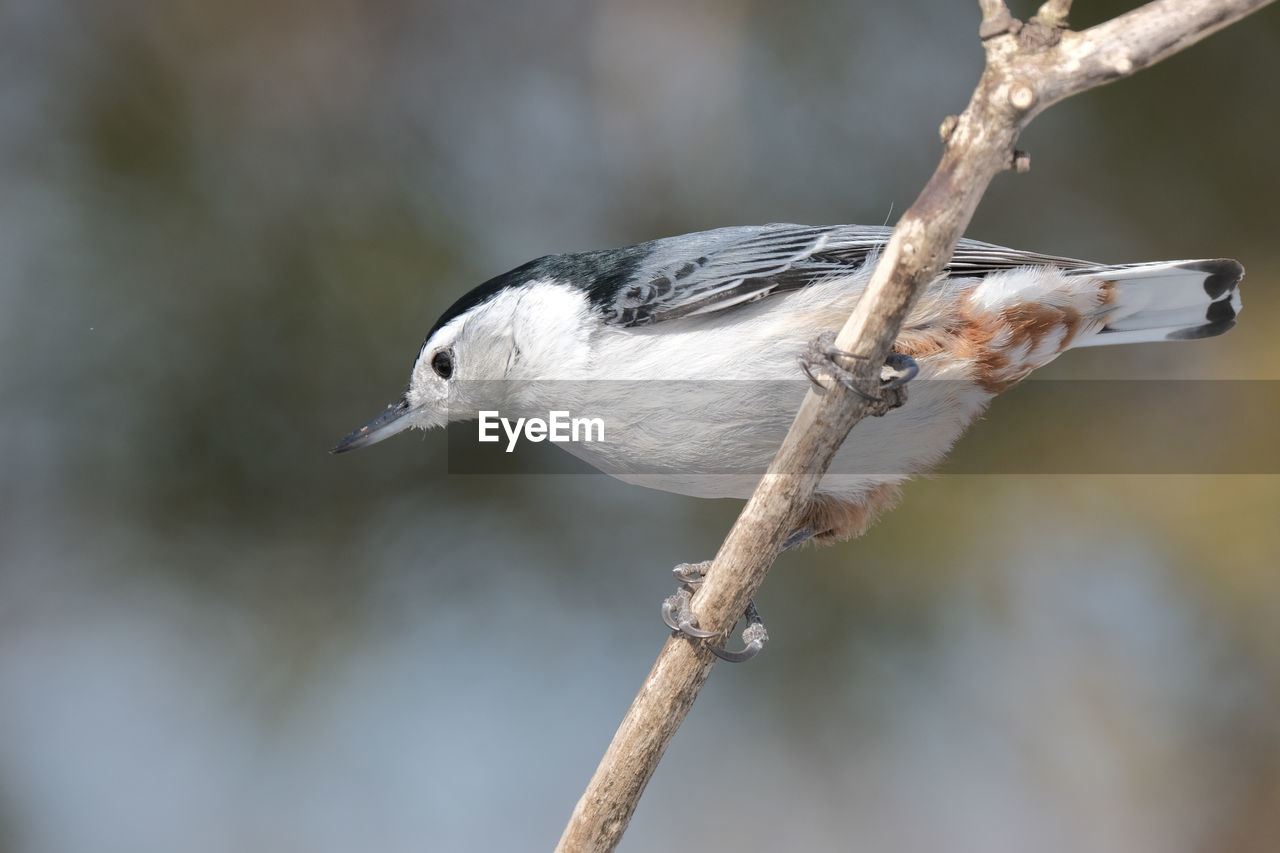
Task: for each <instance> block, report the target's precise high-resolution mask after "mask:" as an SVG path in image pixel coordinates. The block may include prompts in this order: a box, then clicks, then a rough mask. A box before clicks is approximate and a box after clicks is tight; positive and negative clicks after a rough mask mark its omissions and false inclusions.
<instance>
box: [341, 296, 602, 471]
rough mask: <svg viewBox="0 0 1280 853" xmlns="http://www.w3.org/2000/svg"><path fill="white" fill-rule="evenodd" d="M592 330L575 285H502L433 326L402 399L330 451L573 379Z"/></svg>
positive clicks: (439, 422)
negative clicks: (528, 387) (529, 386)
mask: <svg viewBox="0 0 1280 853" xmlns="http://www.w3.org/2000/svg"><path fill="white" fill-rule="evenodd" d="M592 328H594V326H593V321H592V318H591V308H590V305H589V303H588V300H587V297H586V295H585V294H584V293H583V292H582V291H580V290H578V289H576V288H572V287H569V286H566V285H560V284H553V283H551V282H546V281H542V282H530V283H528V284H526V285H524V286H523V287H519V288H513V289H511V290H506V291H503V292H502V293H499V294H498V295H497V296H495V297H494V298H492V299H490V300H489V301H488V302H485V303H484V304H482V305H478V306H476V307H475V308H473V309H472V310H470V311H468V312H467V313H466V314H463V315H462V316H460V317H457V318H455V319H453V320H451V321H450V322H449V323H447V324H446V325H445V326H443V327H441V328H440V329H438V330H437V331H436V333H435V334H434V335H432V336H431V339H430V340H428V341H427V343H426V344H425V345H424V346H423V348H422V351H421V352H420V353H419V354H418V360H417V361H416V362H415V363H414V365H413V373H412V374H411V376H410V378H409V389H408V390H407V391H406V392H405V395H404V400H403V401H401V402H400V403H396V404H392V406H391V407H389V408H388V409H387V411H385V412H383V414H381V415H379V416H378V418H375V419H374V420H373V421H371V422H370V423H369V424H368V425H366V426H365V427H362V428H361V429H359V430H356V431H355V432H353V433H352V434H351V435H350V436H348V437H347V438H346V439H344V440H343V441H342V443H340V444H339V445H338V447H337V448H335V449H336V450H338V451H342V450H350V449H355V448H357V447H364V446H365V445H368V444H373V443H374V442H378V441H381V440H382V439H384V438H389V437H390V436H392V435H395V434H396V433H397V432H401V431H403V430H405V429H409V428H411V427H416V428H418V429H432V428H434V427H441V426H444V425H445V424H446V423H448V422H449V421H451V420H472V419H474V418H475V417H476V413H477V411H478V410H480V409H502V408H503V404H504V402H505V401H506V399H507V398H508V396H509V395H511V394H514V393H518V390H519V388H520V387H521V385H522V384H524V383H528V382H530V381H532V380H538V379H571V378H574V377H575V376H577V375H579V373H580V372H581V370H582V369H583V368H584V366H585V365H586V363H587V361H588V356H589V350H588V344H587V338H588V335H589V334H590V331H591V329H592ZM485 380H489V381H485Z"/></svg>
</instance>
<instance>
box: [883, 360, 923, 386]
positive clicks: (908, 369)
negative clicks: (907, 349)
mask: <svg viewBox="0 0 1280 853" xmlns="http://www.w3.org/2000/svg"><path fill="white" fill-rule="evenodd" d="M884 366H885V368H887V369H889V370H891V371H893V373H894V375H892V376H890V377H889V378H888V379H885V380H882V381H881V383H880V387H881V388H884V389H886V390H888V389H892V388H901V387H902V386H903V385H906V384H907V383H908V382H910V381H911V380H912V379H915V378H916V376H918V375H919V374H920V365H919V364H917V363H916V360H915V359H914V358H912V357H911V356H909V355H907V354H905V353H900V352H891V353H889V357H888V358H886V359H885V360H884Z"/></svg>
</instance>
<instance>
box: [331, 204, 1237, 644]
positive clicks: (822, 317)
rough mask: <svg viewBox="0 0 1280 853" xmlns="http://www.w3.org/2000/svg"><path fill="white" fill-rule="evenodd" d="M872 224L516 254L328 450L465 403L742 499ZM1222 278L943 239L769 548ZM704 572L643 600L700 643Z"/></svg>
mask: <svg viewBox="0 0 1280 853" xmlns="http://www.w3.org/2000/svg"><path fill="white" fill-rule="evenodd" d="M890 234H891V229H889V228H884V227H871V226H857V225H831V226H809V225H797V224H790V223H773V224H768V225H761V226H733V227H726V228H717V229H714V230H710V231H702V232H697V233H691V234H684V235H680V236H675V237H664V238H659V239H655V240H650V241H647V242H642V243H638V244H636V245H632V246H626V247H623V248H616V249H606V250H598V251H587V252H577V253H567V254H558V255H548V256H545V257H541V258H538V259H536V260H533V261H530V262H528V263H526V264H524V265H522V266H519V267H517V268H515V269H513V270H511V271H509V272H506V273H503V274H502V275H498V276H496V277H494V278H491V279H489V280H488V281H486V282H484V283H483V284H481V285H479V286H478V287H475V288H474V289H472V290H471V291H469V292H467V293H466V294H465V295H463V296H462V297H461V298H459V299H458V300H457V301H456V302H454V303H453V304H452V305H451V306H450V307H449V308H448V309H447V310H445V312H444V313H443V314H442V315H440V317H439V318H438V319H437V320H436V322H435V323H434V325H433V326H432V327H431V328H430V330H429V331H428V332H427V335H426V339H425V341H424V343H423V344H422V346H421V347H420V348H419V350H418V355H417V358H416V359H415V362H414V365H413V368H412V371H411V374H410V379H409V383H408V386H407V388H406V389H405V391H404V393H403V394H402V395H401V396H400V398H399V399H397V400H396V401H395V402H393V403H391V404H390V405H389V406H387V408H386V409H385V410H384V411H382V412H381V413H380V414H378V415H377V416H376V417H374V418H373V419H372V420H370V421H369V422H368V423H366V424H365V425H364V426H361V427H359V428H358V429H356V430H354V431H352V432H351V433H350V434H349V435H347V436H346V437H345V438H343V439H342V440H341V441H340V442H339V443H338V444H337V445H336V446H335V447H334V448H333V452H335V453H343V452H346V451H349V450H354V449H357V448H360V447H366V446H368V445H371V444H374V443H376V442H379V441H382V440H384V439H386V438H388V437H390V436H392V435H394V434H396V433H399V432H402V431H404V430H406V429H410V428H419V429H431V428H435V427H442V426H444V425H446V424H447V423H448V422H450V421H454V420H476V419H477V418H478V417H480V415H481V413H482V412H489V413H494V412H500V413H503V415H504V416H506V415H510V416H512V418H511V419H512V421H515V422H518V421H520V419H524V422H526V423H527V422H528V421H529V420H530V419H532V418H534V417H536V416H537V414H538V413H541V414H543V415H547V414H548V413H552V412H573V413H575V414H581V415H584V416H589V417H591V418H597V419H599V420H601V421H602V423H603V427H604V428H603V430H602V432H603V436H602V437H601V439H602V440H596V441H583V440H579V441H567V442H564V443H562V444H561V446H562V447H563V448H564V449H565V450H568V451H569V452H570V453H572V454H574V455H576V456H578V457H580V458H582V459H584V460H585V461H586V462H588V463H589V464H591V465H593V466H594V467H596V468H597V469H599V470H601V471H603V472H605V473H607V474H610V475H612V476H615V477H617V478H619V479H622V480H624V481H627V482H631V483H635V484H639V485H644V486H648V487H651V488H657V489H661V490H664V491H668V492H675V493H679V494H684V495H693V496H696V497H707V498H720V497H732V498H747V497H749V496H750V495H751V493H752V492H753V491H754V489H755V487H756V485H757V483H758V482H759V480H760V478H761V476H762V475H763V473H764V472H765V469H766V468H767V467H768V465H769V463H770V461H771V460H772V459H773V456H774V454H775V453H776V451H777V449H778V447H779V446H780V444H781V442H782V439H783V437H784V435H785V434H786V432H787V430H788V428H789V427H790V425H791V422H792V420H793V419H794V416H795V413H796V411H797V410H798V409H799V406H800V403H801V401H802V399H803V397H804V394H805V393H806V392H807V390H808V389H809V388H810V387H812V386H813V385H817V386H818V388H819V389H820V390H821V389H823V388H825V387H829V383H830V382H833V381H846V380H847V377H848V373H847V368H848V366H849V362H848V361H847V360H846V359H845V358H844V357H845V356H846V355H847V354H844V353H841V352H840V351H838V350H836V349H835V348H834V346H833V345H832V341H833V337H832V335H831V334H830V332H831V331H832V330H834V329H837V328H839V327H840V326H841V325H843V322H844V320H845V319H846V318H847V317H848V315H849V313H850V312H851V311H852V309H853V307H854V306H855V305H856V303H857V302H858V300H859V298H860V297H861V295H862V294H863V292H864V291H865V290H866V287H867V283H868V281H869V280H870V276H871V272H872V269H873V268H874V266H875V263H876V261H877V259H878V258H879V255H880V252H881V250H882V249H883V247H884V246H885V245H886V243H887V242H888V239H889V236H890ZM1243 276H1244V268H1243V266H1241V264H1240V263H1239V262H1238V261H1235V260H1232V259H1227V258H1217V259H1200V260H1178V261H1157V262H1150V263H1132V264H1119V265H1111V264H1099V263H1094V262H1090V261H1082V260H1076V259H1072V258H1066V257H1059V256H1056V255H1049V254H1040V253H1037V252H1029V251H1022V250H1017V249H1010V248H1006V247H1003V246H998V245H994V244H991V243H984V242H979V241H976V240H972V239H967V238H966V239H962V240H960V241H959V242H958V244H957V246H956V248H955V250H954V252H953V254H952V256H951V258H950V260H949V262H948V263H947V264H946V266H945V267H944V268H943V270H942V272H941V273H940V274H939V275H938V276H937V277H936V278H935V279H934V280H933V281H931V282H930V283H929V284H928V285H927V286H926V287H925V288H924V289H923V291H922V293H921V295H920V297H919V300H918V301H917V303H916V305H915V307H914V308H913V309H912V310H911V312H910V313H909V315H908V316H907V317H906V319H905V321H904V322H903V325H902V328H901V331H900V332H899V334H898V336H897V339H896V342H895V345H894V347H893V351H892V354H891V356H890V357H889V360H888V361H887V362H886V365H885V367H884V370H883V371H882V380H883V382H882V388H883V389H885V391H886V392H889V391H898V390H900V386H902V385H904V384H906V382H907V380H910V384H909V393H908V394H906V395H905V402H902V404H901V405H898V406H896V407H894V408H892V410H890V411H887V412H886V413H885V414H884V415H883V416H882V417H877V418H868V419H865V420H863V421H861V422H860V423H859V424H858V425H857V426H856V427H855V428H854V429H853V430H852V431H851V432H850V434H849V436H848V437H847V438H846V439H845V441H844V443H843V444H842V446H841V447H840V449H839V450H838V451H837V453H836V455H835V457H834V459H833V461H832V463H831V466H830V469H829V470H828V472H827V474H826V475H825V476H824V477H823V479H822V480H821V482H820V483H819V485H818V487H817V489H816V491H815V492H814V494H813V497H812V498H811V499H810V501H809V503H808V505H807V506H806V507H804V508H803V512H802V513H801V514H800V521H799V522H798V524H797V527H796V530H795V532H794V533H793V534H792V536H791V537H790V538H789V539H788V540H787V543H786V545H787V546H788V547H790V546H794V545H796V544H800V543H805V542H813V543H817V544H831V543H834V542H839V541H841V540H844V539H848V538H851V537H855V536H858V535H861V534H862V533H863V532H864V531H865V530H866V529H867V527H868V526H869V525H870V524H871V523H872V521H873V520H874V519H875V518H876V517H877V516H878V515H879V514H881V513H883V512H884V511H886V510H887V509H889V508H890V507H892V506H893V505H894V504H895V503H896V502H897V501H898V499H899V496H900V489H901V486H902V484H903V483H904V482H905V481H906V480H908V479H909V478H911V477H914V476H918V475H920V474H923V473H926V472H928V471H929V470H930V469H932V468H933V467H935V466H936V465H937V464H938V463H939V462H940V461H941V460H942V459H943V457H944V456H945V455H946V453H947V451H948V450H950V448H951V447H952V445H953V444H954V443H955V441H956V440H957V439H958V438H959V437H960V435H961V434H962V433H963V432H964V431H965V429H966V428H967V427H968V426H970V425H971V424H972V423H973V422H974V421H975V420H976V419H977V418H978V417H979V416H980V415H981V414H982V413H983V411H984V410H985V409H986V408H987V406H988V404H989V403H990V402H991V400H992V399H993V398H994V397H995V396H996V395H997V394H999V393H1001V392H1003V391H1005V390H1008V389H1009V388H1011V387H1013V386H1014V385H1016V384H1018V383H1019V382H1020V381H1022V380H1023V379H1025V378H1026V377H1027V376H1028V375H1029V374H1030V373H1031V372H1032V371H1034V370H1035V369H1037V368H1039V367H1042V366H1043V365H1046V364H1048V363H1049V362H1051V361H1053V360H1054V359H1055V358H1057V357H1058V356H1059V355H1061V354H1062V353H1063V352H1065V351H1067V350H1069V349H1076V348H1081V347H1092V346H1107V345H1112V344H1130V343H1143V342H1153V341H1180V340H1194V339H1199V338H1206V337H1211V336H1214V335H1218V334H1221V333H1223V332H1226V331H1227V330H1228V329H1230V328H1232V327H1233V326H1234V325H1235V323H1236V315H1237V314H1238V313H1239V311H1240V309H1241V301H1240V294H1239V283H1240V281H1241V279H1242V278H1243ZM887 396H888V394H886V397H887ZM704 565H705V564H684V566H683V567H677V577H678V578H680V579H681V580H682V581H683V582H685V585H684V586H682V591H683V598H682V599H681V600H676V598H675V597H673V598H672V599H668V602H667V603H666V604H664V618H665V619H666V620H667V622H668V624H669V625H671V626H672V627H673V628H676V629H677V630H680V631H682V632H683V633H685V634H687V635H689V636H691V637H705V636H709V635H708V634H707V633H706V632H701V631H700V630H699V629H698V628H697V626H696V620H693V619H692V617H691V615H690V614H689V612H688V607H687V603H688V593H689V591H690V590H691V589H692V587H691V586H690V585H689V584H696V582H697V578H698V576H699V572H700V571H701V569H702V567H703V566H704ZM751 609H752V610H754V607H752V608H751ZM748 616H749V618H748V622H749V623H752V622H753V620H752V619H751V616H750V614H748ZM761 644H762V643H761ZM713 650H714V651H716V652H717V654H720V653H721V652H723V651H724V650H723V649H719V648H718V647H714V646H713ZM728 654H730V655H732V654H734V653H728ZM722 656H723V655H722ZM731 659H732V658H731Z"/></svg>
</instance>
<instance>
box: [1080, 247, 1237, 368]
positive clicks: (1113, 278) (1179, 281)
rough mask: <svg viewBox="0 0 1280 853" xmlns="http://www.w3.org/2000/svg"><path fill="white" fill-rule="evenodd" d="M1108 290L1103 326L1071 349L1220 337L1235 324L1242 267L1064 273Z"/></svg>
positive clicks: (1201, 264)
mask: <svg viewBox="0 0 1280 853" xmlns="http://www.w3.org/2000/svg"><path fill="white" fill-rule="evenodd" d="M1066 274H1067V275H1070V276H1077V275H1083V276H1088V277H1090V278H1093V279H1101V280H1103V281H1105V282H1109V283H1111V285H1112V288H1113V289H1112V294H1113V296H1112V298H1111V300H1110V302H1109V303H1108V304H1107V305H1105V306H1104V310H1105V311H1106V312H1107V322H1106V325H1104V326H1103V327H1102V328H1101V329H1100V330H1099V331H1098V333H1097V334H1095V335H1088V336H1084V337H1083V338H1082V339H1081V340H1080V341H1079V342H1078V343H1075V344H1073V346H1080V347H1093V346H1108V345H1110V344H1136V343H1145V342H1147V341H1186V340H1194V339H1196V338H1210V337H1213V336H1214V335H1220V334H1222V333H1223V332H1225V331H1226V330H1227V329H1230V328H1231V327H1232V326H1234V325H1235V324H1236V314H1238V313H1239V312H1240V294H1239V292H1238V291H1237V290H1236V286H1237V285H1238V284H1239V283H1240V279H1241V278H1243V277H1244V267H1242V266H1241V265H1240V263H1239V262H1238V261H1233V260H1230V259H1228V258H1221V259H1218V260H1208V261H1157V262H1155V263H1150V264H1123V265H1120V266H1103V267H1087V268H1085V269H1075V270H1069V271H1066Z"/></svg>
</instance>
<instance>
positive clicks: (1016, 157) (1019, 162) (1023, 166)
mask: <svg viewBox="0 0 1280 853" xmlns="http://www.w3.org/2000/svg"><path fill="white" fill-rule="evenodd" d="M1013 171H1015V172H1017V173H1018V174H1019V175H1025V174H1026V173H1027V172H1030V171H1031V155H1030V154H1028V153H1027V152H1025V151H1022V150H1019V149H1017V148H1015V149H1013Z"/></svg>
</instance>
